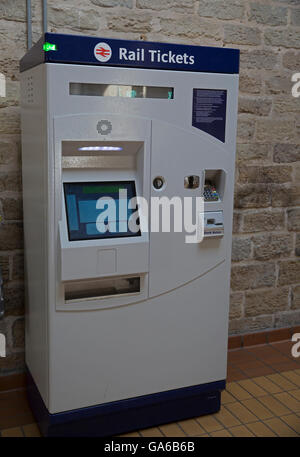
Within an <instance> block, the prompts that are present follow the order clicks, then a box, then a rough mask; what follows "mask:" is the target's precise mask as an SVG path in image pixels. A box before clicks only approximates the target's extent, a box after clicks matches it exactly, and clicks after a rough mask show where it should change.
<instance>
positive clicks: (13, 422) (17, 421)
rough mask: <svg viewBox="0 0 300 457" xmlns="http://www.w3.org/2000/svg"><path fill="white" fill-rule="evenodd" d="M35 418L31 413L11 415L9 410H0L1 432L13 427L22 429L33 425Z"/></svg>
mask: <svg viewBox="0 0 300 457" xmlns="http://www.w3.org/2000/svg"><path fill="white" fill-rule="evenodd" d="M33 422H34V417H33V415H32V413H31V412H28V413H24V414H16V415H14V414H10V413H7V410H5V411H1V410H0V430H2V429H6V428H12V427H20V426H21V425H26V424H32V423H33Z"/></svg>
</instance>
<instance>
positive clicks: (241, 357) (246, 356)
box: [228, 349, 255, 363]
mask: <svg viewBox="0 0 300 457" xmlns="http://www.w3.org/2000/svg"><path fill="white" fill-rule="evenodd" d="M247 360H249V361H250V360H255V357H254V356H253V355H252V354H251V353H250V352H249V351H247V350H245V349H234V350H232V351H229V352H228V362H234V363H237V362H245V361H247Z"/></svg>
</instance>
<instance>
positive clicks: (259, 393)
mask: <svg viewBox="0 0 300 457" xmlns="http://www.w3.org/2000/svg"><path fill="white" fill-rule="evenodd" d="M238 384H239V385H240V386H241V387H242V388H243V389H245V390H246V391H247V392H249V393H250V394H251V395H252V396H253V397H263V396H264V395H267V391H266V390H264V389H263V388H262V387H260V386H258V385H257V384H255V382H254V381H252V379H245V380H243V381H239V382H238Z"/></svg>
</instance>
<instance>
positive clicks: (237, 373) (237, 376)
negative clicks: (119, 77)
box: [227, 369, 247, 382]
mask: <svg viewBox="0 0 300 457" xmlns="http://www.w3.org/2000/svg"><path fill="white" fill-rule="evenodd" d="M246 378H247V375H246V373H243V372H242V371H241V370H236V369H231V370H230V371H229V372H227V382H233V381H240V380H241V379H246Z"/></svg>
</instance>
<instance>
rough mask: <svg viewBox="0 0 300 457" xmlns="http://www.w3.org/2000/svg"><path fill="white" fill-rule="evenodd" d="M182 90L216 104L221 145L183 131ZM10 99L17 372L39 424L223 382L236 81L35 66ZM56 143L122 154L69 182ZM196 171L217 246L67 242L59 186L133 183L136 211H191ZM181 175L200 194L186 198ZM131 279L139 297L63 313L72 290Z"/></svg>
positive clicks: (185, 100) (78, 303) (188, 99)
mask: <svg viewBox="0 0 300 457" xmlns="http://www.w3.org/2000/svg"><path fill="white" fill-rule="evenodd" d="M71 82H79V83H89V84H99V83H101V84H122V85H129V86H133V85H137V86H168V87H169V86H171V87H173V88H174V99H170V100H168V99H150V98H149V99H142V98H141V99H139V98H134V99H133V98H130V99H129V98H122V97H95V96H94V97H92V96H83V95H70V93H69V84H70V83H71ZM193 88H204V89H222V90H226V91H227V107H226V135H225V142H224V143H223V142H221V141H219V140H218V139H217V138H214V137H213V136H211V135H209V134H207V133H205V132H203V131H201V130H199V129H196V128H195V127H193V126H192V121H191V113H192V103H193V96H192V89H193ZM21 91H22V132H23V137H22V160H23V187H24V230H25V251H26V256H25V270H26V277H27V289H26V295H27V297H26V298H27V308H26V364H27V366H28V368H29V370H30V372H31V375H32V376H33V378H34V381H35V383H36V385H37V387H38V389H39V392H40V394H41V396H42V398H43V401H44V403H45V405H46V407H47V409H48V411H49V413H51V414H53V413H59V412H64V411H69V410H74V409H79V408H84V407H88V406H93V405H99V404H105V403H109V402H114V401H118V400H123V399H128V398H134V397H139V396H142V395H148V394H153V393H157V392H165V391H169V390H172V389H178V388H182V387H189V386H194V385H199V384H205V383H211V382H214V381H219V380H224V379H226V367H227V339H228V312H229V309H228V308H229V287H230V265H231V241H232V215H233V188H234V168H235V141H236V123H237V94H238V75H237V74H217V73H216V74H212V73H197V72H192V71H190V72H186V71H168V70H166V71H157V70H153V69H141V68H115V67H109V66H105V67H104V66H103V67H95V66H93V65H75V64H74V65H70V64H62V63H43V64H40V65H37V66H35V67H33V68H30V69H28V70H26V71H24V72H22V73H21ZM102 120H105V121H108V122H109V123H110V124H111V126H112V129H111V132H110V133H108V134H107V135H106V136H104V135H101V134H99V132H98V130H97V124H98V122H99V121H102ZM68 142H81V143H80V144H84V142H86V143H87V144H98V143H99V142H100V143H101V144H105V143H107V144H114V143H117V144H121V145H123V151H121V152H118V154H117V158H116V159H115V160H112V159H111V157H113V154H111V155H109V154H108V155H107V158H108V160H107V163H105V160H103V161H102V164H103V165H101V166H99V165H96V166H95V167H92V166H88V167H86V168H85V167H81V166H78V167H77V166H74V168H72V167H70V166H64V163H66V162H64V161H65V156H64V147H66V148H67V147H68V146H67V144H68ZM74 144H75V143H74ZM126 145H127V146H128V147H127V146H126ZM103 157H104V156H103ZM103 157H102V158H103ZM96 162H97V161H96ZM97 163H98V162H97ZM99 163H100V162H99ZM205 170H221V171H222V173H223V181H224V182H223V188H222V196H221V198H220V199H219V200H218V201H214V202H206V203H205V204H204V211H205V214H206V216H207V213H208V212H212V213H216V217H217V218H221V219H220V220H223V227H224V230H221V232H220V233H219V235H221V236H209V233H207V235H208V236H205V237H204V239H203V241H202V242H201V243H190V244H189V243H186V242H185V236H186V233H185V232H182V233H174V232H172V231H171V232H170V233H162V232H157V233H151V232H149V233H147V232H143V233H142V234H141V236H140V237H129V238H114V239H103V240H81V241H69V239H68V231H67V221H66V208H65V203H64V195H63V183H66V182H75V181H76V182H88V181H92V182H95V181H112V180H116V179H117V180H131V179H132V180H135V182H136V187H137V193H138V194H140V195H143V196H144V197H145V198H146V199H147V200H149V199H150V197H157V196H160V197H161V196H167V197H169V198H172V197H173V196H179V197H182V198H183V197H189V196H194V197H195V196H201V192H202V191H203V187H204V176H205ZM188 175H197V176H199V177H200V187H198V188H196V189H186V188H185V187H184V178H185V176H188ZM156 176H162V177H163V178H164V180H165V186H164V187H163V189H162V190H160V191H157V190H156V189H154V188H153V186H152V181H153V179H154V178H155V177H156ZM144 216H145V217H146V216H147V215H143V214H141V217H144ZM218 220H219V219H218ZM150 223H151V219H150ZM137 276H138V277H139V278H140V292H139V293H133V294H130V293H129V294H124V295H120V296H115V295H113V296H111V297H103V298H99V297H98V298H97V297H96V298H95V299H93V300H91V299H86V300H69V301H68V300H65V284H69V283H70V282H71V281H75V282H76V281H86V280H89V279H93V280H94V279H95V278H114V277H117V278H120V277H125V278H126V277H128V278H130V277H137Z"/></svg>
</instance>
